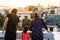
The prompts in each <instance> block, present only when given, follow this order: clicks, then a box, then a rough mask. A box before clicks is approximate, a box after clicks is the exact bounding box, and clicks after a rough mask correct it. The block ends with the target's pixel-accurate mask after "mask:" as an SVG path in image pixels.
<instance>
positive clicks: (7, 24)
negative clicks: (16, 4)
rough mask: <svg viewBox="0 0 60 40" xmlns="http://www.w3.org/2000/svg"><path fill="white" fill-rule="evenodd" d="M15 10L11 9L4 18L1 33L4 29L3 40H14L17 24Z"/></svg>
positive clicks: (17, 18) (17, 19)
mask: <svg viewBox="0 0 60 40" xmlns="http://www.w3.org/2000/svg"><path fill="white" fill-rule="evenodd" d="M16 14H17V9H13V10H12V12H11V13H10V14H8V15H7V16H6V18H5V21H4V25H3V29H2V32H4V30H5V29H6V32H5V37H4V40H16V30H17V28H18V24H19V17H18V16H17V15H16Z"/></svg>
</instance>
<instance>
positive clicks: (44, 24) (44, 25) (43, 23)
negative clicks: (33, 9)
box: [42, 19, 48, 30]
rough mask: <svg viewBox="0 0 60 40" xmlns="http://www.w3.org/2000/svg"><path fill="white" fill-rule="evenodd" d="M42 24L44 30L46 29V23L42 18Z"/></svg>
mask: <svg viewBox="0 0 60 40" xmlns="http://www.w3.org/2000/svg"><path fill="white" fill-rule="evenodd" d="M42 25H43V27H44V28H45V29H46V30H48V28H47V25H46V23H45V22H44V21H43V19H42Z"/></svg>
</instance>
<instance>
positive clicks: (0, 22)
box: [0, 13, 5, 27]
mask: <svg viewBox="0 0 60 40" xmlns="http://www.w3.org/2000/svg"><path fill="white" fill-rule="evenodd" d="M4 19H5V17H4V16H3V15H2V14H1V13H0V27H2V26H3V23H4Z"/></svg>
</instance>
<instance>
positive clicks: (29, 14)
mask: <svg viewBox="0 0 60 40" xmlns="http://www.w3.org/2000/svg"><path fill="white" fill-rule="evenodd" d="M31 14H32V11H20V12H18V14H17V15H18V16H19V17H20V20H22V19H24V16H28V18H29V19H31V17H30V16H31Z"/></svg>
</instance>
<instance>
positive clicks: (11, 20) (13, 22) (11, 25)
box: [7, 13, 19, 31]
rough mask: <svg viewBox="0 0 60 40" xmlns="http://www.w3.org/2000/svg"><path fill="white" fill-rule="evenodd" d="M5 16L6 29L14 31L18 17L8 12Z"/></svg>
mask: <svg viewBox="0 0 60 40" xmlns="http://www.w3.org/2000/svg"><path fill="white" fill-rule="evenodd" d="M7 17H8V19H9V20H8V23H7V31H16V25H17V24H18V22H19V17H18V16H17V15H16V14H14V13H11V14H8V15H7Z"/></svg>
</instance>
